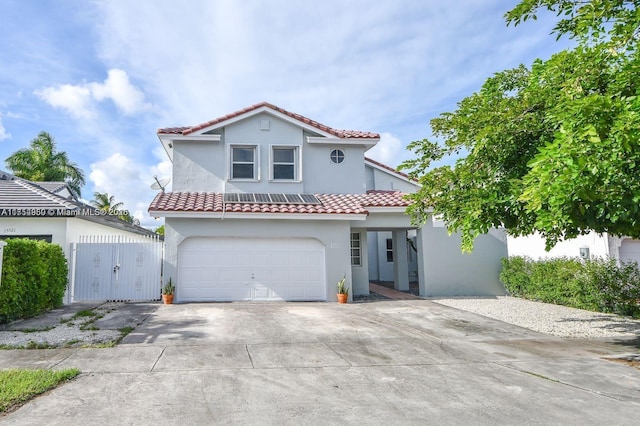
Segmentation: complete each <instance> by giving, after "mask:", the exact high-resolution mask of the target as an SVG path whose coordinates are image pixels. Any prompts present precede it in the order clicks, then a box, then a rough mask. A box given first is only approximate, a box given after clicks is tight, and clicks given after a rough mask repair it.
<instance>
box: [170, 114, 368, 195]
mask: <svg viewBox="0 0 640 426" xmlns="http://www.w3.org/2000/svg"><path fill="white" fill-rule="evenodd" d="M265 120H266V121H268V123H269V125H268V127H269V129H268V130H262V123H263V121H265ZM306 137H307V134H306V133H305V132H304V130H303V129H302V128H301V127H299V126H296V125H294V124H292V123H289V122H288V121H285V120H282V119H280V118H276V117H274V116H272V115H270V114H267V113H261V114H256V115H255V116H251V117H248V118H246V119H244V120H241V121H238V122H235V123H231V124H229V125H227V126H226V127H225V128H224V130H223V131H221V140H220V141H206V140H198V141H195V140H194V141H188V140H178V141H174V142H173V186H172V190H173V191H175V192H180V191H190V192H263V193H310V194H322V193H345V194H346V193H350V194H361V193H364V192H365V183H364V182H365V177H364V173H365V171H364V151H365V147H364V145H348V143H345V144H335V145H333V144H322V143H311V144H310V143H307V139H306ZM233 145H255V146H257V147H258V149H257V163H258V167H257V176H256V177H257V179H255V180H252V181H242V180H231V179H229V176H230V174H229V169H230V166H231V159H230V155H231V151H230V147H231V146H233ZM273 146H296V147H298V162H299V163H298V173H299V174H298V178H299V179H298V180H297V181H277V180H272V179H271V149H272V147H273ZM333 149H341V150H342V151H344V153H345V159H344V161H343V162H342V163H340V164H335V163H333V162H331V160H330V157H329V153H330V152H331V151H332V150H333Z"/></svg>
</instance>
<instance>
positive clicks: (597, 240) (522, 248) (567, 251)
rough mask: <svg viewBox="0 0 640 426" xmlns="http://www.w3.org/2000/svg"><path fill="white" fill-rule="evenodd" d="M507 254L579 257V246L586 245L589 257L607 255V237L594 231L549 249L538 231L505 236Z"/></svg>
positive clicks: (533, 257) (545, 257)
mask: <svg viewBox="0 0 640 426" xmlns="http://www.w3.org/2000/svg"><path fill="white" fill-rule="evenodd" d="M507 243H508V246H509V256H528V257H530V258H532V259H534V260H537V259H550V258H554V257H563V256H566V257H580V248H581V247H588V248H589V252H590V255H591V257H606V256H609V253H610V251H609V242H608V238H607V237H606V236H603V235H599V234H597V233H596V232H590V233H589V234H586V235H579V236H578V237H576V238H572V239H570V240H566V241H561V242H559V243H558V244H556V245H555V247H553V248H552V249H551V250H550V251H546V250H545V248H544V244H545V242H544V239H543V238H542V236H541V235H540V234H538V233H536V234H533V235H528V236H526V237H511V236H507Z"/></svg>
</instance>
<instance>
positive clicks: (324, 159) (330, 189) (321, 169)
mask: <svg viewBox="0 0 640 426" xmlns="http://www.w3.org/2000/svg"><path fill="white" fill-rule="evenodd" d="M334 149H340V150H342V151H343V152H344V161H343V162H342V163H340V164H336V163H333V162H332V161H331V158H330V156H329V154H330V153H331V151H332V150H334ZM304 154H305V155H304V158H303V160H302V164H303V168H304V177H305V179H304V190H305V192H307V193H311V194H364V193H365V192H366V184H365V168H364V146H344V145H325V144H306V145H305V151H304Z"/></svg>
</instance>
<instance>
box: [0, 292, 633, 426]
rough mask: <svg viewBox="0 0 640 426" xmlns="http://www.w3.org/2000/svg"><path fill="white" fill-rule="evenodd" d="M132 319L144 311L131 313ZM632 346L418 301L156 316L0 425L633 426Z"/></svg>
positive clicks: (66, 355)
mask: <svg viewBox="0 0 640 426" xmlns="http://www.w3.org/2000/svg"><path fill="white" fill-rule="evenodd" d="M145 309H147V311H148V305H147V307H146V308H145ZM637 352H638V346H637V342H632V341H625V340H620V341H617V342H603V341H596V340H589V341H586V340H563V339H560V338H555V337H551V336H547V335H542V334H539V333H535V332H532V331H529V330H526V329H522V328H519V327H516V326H513V325H510V324H506V323H502V322H499V321H495V320H491V319H488V318H485V317H481V316H478V315H475V314H471V313H468V312H465V311H460V310H456V309H453V308H449V307H445V306H442V305H439V304H437V303H433V302H430V301H427V300H404V301H376V302H371V303H354V304H348V305H338V304H335V303H262V304H258V303H216V304H185V305H172V306H162V305H158V307H157V309H155V310H154V311H152V312H151V313H150V315H149V316H148V317H147V319H146V320H145V321H144V322H143V323H142V324H141V325H140V326H139V327H138V328H137V329H136V330H135V331H134V332H132V333H131V334H129V335H128V336H127V337H126V338H125V339H124V340H123V342H122V343H121V344H120V345H119V346H118V347H115V348H111V349H50V350H42V351H35V350H34V351H25V350H22V351H0V366H1V367H2V368H11V367H40V368H63V367H77V368H79V369H81V370H82V372H83V374H82V375H81V376H80V377H79V378H78V379H76V380H75V381H73V382H71V383H68V384H65V385H63V386H61V387H59V388H57V389H55V390H53V391H52V392H50V393H48V394H47V395H44V396H42V397H39V398H37V399H35V400H33V401H32V402H30V403H28V404H26V405H25V406H23V407H22V408H20V409H18V410H17V411H15V412H13V413H10V414H8V415H7V416H5V417H0V423H3V424H5V423H6V424H20V425H24V424H34V425H35V424H66V425H68V424H86V423H87V422H95V423H98V424H183V425H185V424H322V425H326V424H385V425H388V424H474V425H475V424H492V425H494V424H637V419H638V418H640V392H639V391H640V371H638V370H636V369H634V368H632V367H629V366H626V365H623V364H621V363H617V362H612V361H607V360H603V359H602V358H603V357H605V356H609V357H610V356H616V355H619V354H629V353H637Z"/></svg>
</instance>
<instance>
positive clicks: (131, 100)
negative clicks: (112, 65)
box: [89, 69, 151, 115]
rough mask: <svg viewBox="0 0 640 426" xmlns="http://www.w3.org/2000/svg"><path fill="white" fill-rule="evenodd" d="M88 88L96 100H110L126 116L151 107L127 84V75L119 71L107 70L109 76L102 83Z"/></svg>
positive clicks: (139, 92) (134, 88) (137, 90)
mask: <svg viewBox="0 0 640 426" xmlns="http://www.w3.org/2000/svg"><path fill="white" fill-rule="evenodd" d="M89 87H90V88H91V93H92V95H93V97H94V98H95V99H96V100H98V101H102V100H103V99H111V100H112V101H113V103H114V104H115V105H116V107H118V109H120V110H121V111H122V112H124V113H125V114H127V115H133V114H136V113H138V112H140V111H144V110H146V109H149V108H150V107H151V106H150V105H149V104H148V103H146V102H145V101H144V94H143V93H142V92H141V91H140V90H139V89H137V88H136V87H134V86H133V85H132V84H131V83H130V82H129V76H128V75H127V73H126V72H124V71H122V70H119V69H112V70H109V76H108V77H107V79H106V80H105V81H104V83H90V84H89Z"/></svg>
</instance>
